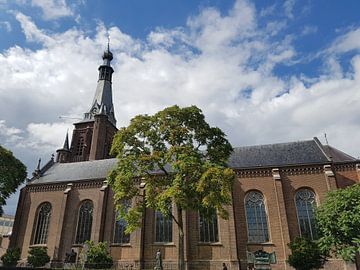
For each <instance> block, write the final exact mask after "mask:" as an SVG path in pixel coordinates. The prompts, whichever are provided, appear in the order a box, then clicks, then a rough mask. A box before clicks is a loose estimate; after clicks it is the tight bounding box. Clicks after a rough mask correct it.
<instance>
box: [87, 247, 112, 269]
mask: <svg viewBox="0 0 360 270" xmlns="http://www.w3.org/2000/svg"><path fill="white" fill-rule="evenodd" d="M86 244H87V245H88V246H89V249H88V251H87V253H86V255H87V256H86V262H85V266H86V268H92V269H106V268H111V266H112V265H113V260H112V257H111V256H110V255H109V251H108V248H107V245H106V243H105V242H99V243H97V244H94V242H93V241H86Z"/></svg>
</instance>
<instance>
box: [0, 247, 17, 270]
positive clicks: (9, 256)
mask: <svg viewBox="0 0 360 270" xmlns="http://www.w3.org/2000/svg"><path fill="white" fill-rule="evenodd" d="M1 260H2V262H3V264H4V266H16V264H17V262H18V260H20V249H19V248H9V249H8V250H7V251H6V253H5V254H4V255H2V256H1Z"/></svg>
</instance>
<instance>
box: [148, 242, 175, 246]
mask: <svg viewBox="0 0 360 270" xmlns="http://www.w3.org/2000/svg"><path fill="white" fill-rule="evenodd" d="M153 246H170V247H171V246H175V243H174V242H168V243H162V242H155V243H153Z"/></svg>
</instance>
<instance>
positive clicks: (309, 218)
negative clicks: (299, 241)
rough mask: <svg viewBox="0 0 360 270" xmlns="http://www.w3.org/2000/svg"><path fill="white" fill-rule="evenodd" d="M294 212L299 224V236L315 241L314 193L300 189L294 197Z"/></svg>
mask: <svg viewBox="0 0 360 270" xmlns="http://www.w3.org/2000/svg"><path fill="white" fill-rule="evenodd" d="M295 201H296V212H297V217H298V222H299V228H300V235H301V236H307V237H309V238H310V239H316V238H317V234H316V229H315V215H314V213H315V211H314V210H315V209H314V207H315V205H316V203H315V193H314V192H313V191H311V190H310V189H305V188H304V189H300V190H299V191H298V192H296V195H295Z"/></svg>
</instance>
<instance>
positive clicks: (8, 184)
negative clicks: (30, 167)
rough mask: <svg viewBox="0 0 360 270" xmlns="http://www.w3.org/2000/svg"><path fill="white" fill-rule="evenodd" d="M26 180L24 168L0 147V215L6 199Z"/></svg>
mask: <svg viewBox="0 0 360 270" xmlns="http://www.w3.org/2000/svg"><path fill="white" fill-rule="evenodd" d="M25 178H26V167H25V165H24V164H22V163H21V161H20V160H18V159H17V158H15V157H14V156H13V154H12V153H11V152H10V151H9V150H6V149H5V148H3V147H2V146H1V145H0V215H2V214H3V208H2V206H3V205H5V204H6V199H7V198H9V196H10V195H11V194H12V193H14V192H15V191H16V189H17V187H18V186H19V185H20V184H21V183H22V182H23V181H24V180H25Z"/></svg>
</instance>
